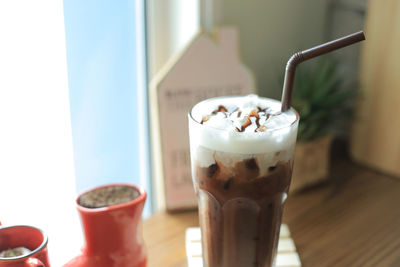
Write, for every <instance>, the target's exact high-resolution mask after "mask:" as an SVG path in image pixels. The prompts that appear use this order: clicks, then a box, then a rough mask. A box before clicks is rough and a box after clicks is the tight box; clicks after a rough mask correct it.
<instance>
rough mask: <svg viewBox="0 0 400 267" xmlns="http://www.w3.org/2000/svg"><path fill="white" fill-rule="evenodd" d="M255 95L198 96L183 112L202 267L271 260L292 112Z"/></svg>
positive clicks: (241, 266) (292, 134)
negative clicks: (186, 116)
mask: <svg viewBox="0 0 400 267" xmlns="http://www.w3.org/2000/svg"><path fill="white" fill-rule="evenodd" d="M280 109H281V104H280V102H279V101H276V100H272V99H267V98H260V97H257V96H255V95H249V96H242V97H218V98H212V99H208V100H205V101H203V102H200V103H198V104H197V105H195V106H194V107H193V109H192V110H191V112H190V113H189V131H190V150H191V160H192V176H193V181H194V185H195V190H196V194H197V196H198V202H199V217H200V226H201V231H202V247H203V259H204V266H206V267H249V266H262V267H267V266H274V261H275V256H276V249H277V243H278V237H279V229H280V224H281V217H282V208H283V204H284V202H285V199H286V196H287V192H288V188H289V184H290V180H291V174H292V166H293V154H294V147H295V143H296V135H297V125H298V115H297V113H296V112H295V111H294V110H293V109H290V110H288V111H286V112H284V113H282V112H280Z"/></svg>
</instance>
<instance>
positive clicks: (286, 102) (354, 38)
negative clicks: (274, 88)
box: [281, 31, 365, 112]
mask: <svg viewBox="0 0 400 267" xmlns="http://www.w3.org/2000/svg"><path fill="white" fill-rule="evenodd" d="M363 40H365V36H364V32H363V31H359V32H356V33H352V34H350V35H347V36H344V37H342V38H339V39H336V40H333V41H330V42H327V43H324V44H321V45H318V46H315V47H313V48H310V49H307V50H304V51H301V52H297V53H295V54H294V55H293V56H292V57H291V58H290V59H289V60H288V62H287V64H286V72H285V80H284V83H283V92H282V108H281V111H282V112H285V111H286V110H288V109H290V102H291V100H292V92H293V83H294V75H295V72H296V67H297V65H299V64H300V63H301V62H303V61H306V60H308V59H311V58H314V57H318V56H320V55H323V54H326V53H329V52H332V51H334V50H336V49H339V48H343V47H345V46H349V45H352V44H354V43H358V42H360V41H363Z"/></svg>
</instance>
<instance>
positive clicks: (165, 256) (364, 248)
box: [143, 160, 400, 267]
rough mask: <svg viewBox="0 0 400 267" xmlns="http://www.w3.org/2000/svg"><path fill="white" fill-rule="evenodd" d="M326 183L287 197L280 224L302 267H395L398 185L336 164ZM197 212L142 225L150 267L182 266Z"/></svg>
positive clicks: (399, 242)
mask: <svg viewBox="0 0 400 267" xmlns="http://www.w3.org/2000/svg"><path fill="white" fill-rule="evenodd" d="M331 173H332V175H331V177H330V179H329V182H327V183H325V184H323V185H320V186H318V187H314V188H311V189H308V190H306V191H303V192H300V193H297V194H294V195H291V196H289V198H288V200H287V203H286V206H285V210H284V216H283V222H284V223H287V224H288V225H289V227H290V230H291V234H292V238H293V240H294V242H295V244H296V246H297V250H298V252H299V255H300V258H301V261H302V264H303V266H304V267H312V266H318V267H323V266H379V267H380V266H382V267H385V266H390V267H391V266H393V267H395V266H396V267H397V266H400V207H399V206H400V180H399V179H396V178H391V177H388V176H385V175H382V174H379V173H376V172H374V171H371V170H368V169H365V168H363V167H360V166H357V165H354V164H353V163H350V162H349V161H347V160H339V161H337V162H336V163H335V164H334V165H333V166H332V170H331ZM190 226H198V217H197V212H195V211H191V212H182V213H175V214H169V213H166V212H161V213H157V214H154V215H153V216H152V217H151V218H149V219H147V220H145V221H144V223H143V229H144V238H145V241H146V244H147V249H148V257H149V264H148V266H149V267H161V266H163V267H184V266H187V262H186V255H185V229H186V228H187V227H190Z"/></svg>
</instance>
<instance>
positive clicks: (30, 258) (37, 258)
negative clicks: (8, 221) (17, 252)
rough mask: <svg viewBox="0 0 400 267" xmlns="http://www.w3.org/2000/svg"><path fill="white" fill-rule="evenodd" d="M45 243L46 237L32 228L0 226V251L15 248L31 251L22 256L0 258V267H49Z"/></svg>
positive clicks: (38, 230)
mask: <svg viewBox="0 0 400 267" xmlns="http://www.w3.org/2000/svg"><path fill="white" fill-rule="evenodd" d="M0 225H1V223H0ZM47 241H48V239H47V236H46V235H45V234H44V233H43V232H42V231H41V230H40V229H38V228H36V227H33V226H28V225H15V226H5V227H1V226H0V251H3V250H6V249H9V248H16V247H25V248H28V249H29V250H31V252H30V253H29V254H26V255H23V256H18V257H11V258H0V267H50V264H49V256H48V251H47Z"/></svg>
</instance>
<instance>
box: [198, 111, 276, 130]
mask: <svg viewBox="0 0 400 267" xmlns="http://www.w3.org/2000/svg"><path fill="white" fill-rule="evenodd" d="M270 112H271V110H270V108H268V107H267V108H264V109H263V108H262V107H260V106H256V108H255V109H252V110H251V111H250V113H249V114H248V115H247V116H245V119H246V120H245V122H244V123H242V125H241V126H240V127H235V131H236V132H244V131H246V129H247V127H249V126H250V125H252V124H253V123H255V126H256V127H255V129H254V132H265V131H266V130H267V127H266V126H265V125H263V124H261V123H260V120H261V117H262V116H263V117H264V116H265V121H267V120H268V119H269V118H270V117H271V116H276V115H279V114H281V112H278V113H276V114H271V113H270ZM218 113H222V114H223V115H224V116H225V118H229V117H231V116H232V115H233V114H234V113H236V114H234V116H236V117H237V118H240V117H241V116H242V114H243V112H242V111H241V110H240V109H239V107H236V108H235V109H234V110H233V111H231V112H228V109H227V108H226V107H225V106H223V105H219V106H218V108H217V109H215V110H214V111H212V112H211V114H210V115H206V116H203V118H202V120H201V122H200V124H204V123H205V122H206V121H208V120H209V119H210V118H211V116H215V115H217V114H218ZM260 113H261V114H260ZM246 117H247V118H246ZM252 117H254V118H255V119H251V118H252ZM234 120H235V119H233V118H232V119H231V121H232V122H233V121H234ZM265 121H264V122H265Z"/></svg>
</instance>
